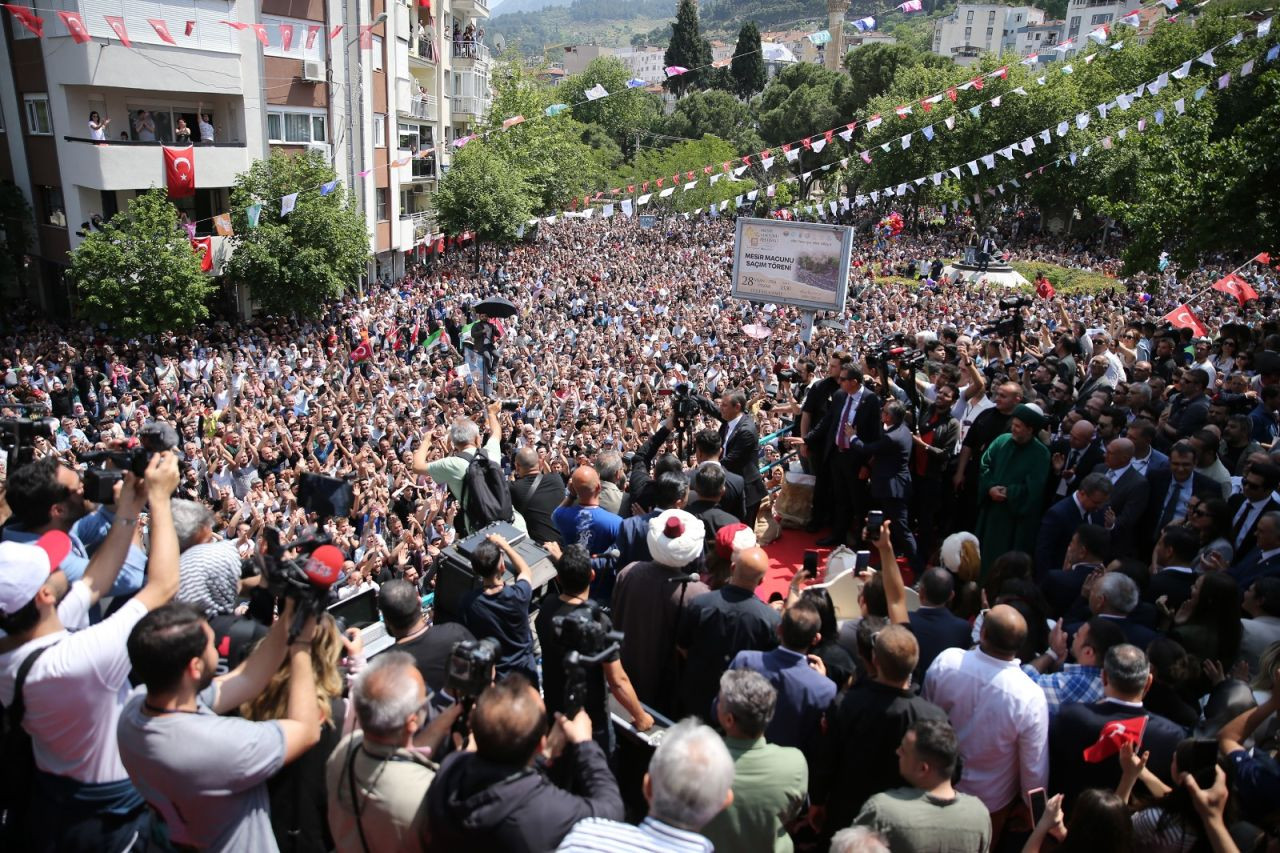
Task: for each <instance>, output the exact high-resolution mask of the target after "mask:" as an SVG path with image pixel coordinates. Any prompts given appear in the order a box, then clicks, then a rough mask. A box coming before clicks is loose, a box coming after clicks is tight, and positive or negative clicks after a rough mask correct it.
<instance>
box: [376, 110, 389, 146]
mask: <svg viewBox="0 0 1280 853" xmlns="http://www.w3.org/2000/svg"><path fill="white" fill-rule="evenodd" d="M373 147H374V148H386V147H387V114H386V113H374V114H373Z"/></svg>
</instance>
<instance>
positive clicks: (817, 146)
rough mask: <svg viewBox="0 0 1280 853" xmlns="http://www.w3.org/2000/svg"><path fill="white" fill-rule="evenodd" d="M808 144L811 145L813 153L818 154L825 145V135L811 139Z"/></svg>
mask: <svg viewBox="0 0 1280 853" xmlns="http://www.w3.org/2000/svg"><path fill="white" fill-rule="evenodd" d="M810 144H811V145H812V146H813V153H814V154H820V153H822V149H823V148H826V147H827V140H826V138H825V137H821V136H820V137H818V138H817V139H815V140H813V141H812V142H811V143H810Z"/></svg>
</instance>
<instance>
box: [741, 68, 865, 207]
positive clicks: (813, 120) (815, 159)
mask: <svg viewBox="0 0 1280 853" xmlns="http://www.w3.org/2000/svg"><path fill="white" fill-rule="evenodd" d="M849 97H850V83H849V77H848V75H846V74H841V73H840V72H838V71H831V70H829V69H827V68H824V67H822V66H821V65H815V64H813V63H809V62H800V63H797V64H795V65H790V66H787V67H786V68H784V69H783V70H782V71H781V73H779V74H778V76H776V77H774V78H773V81H772V82H770V83H769V86H768V88H766V89H765V90H764V94H762V95H761V96H760V101H759V103H758V105H757V109H758V111H759V121H760V135H761V136H763V137H764V140H765V142H767V143H769V144H770V145H782V144H784V143H792V142H795V141H796V140H797V139H800V138H801V137H808V136H812V135H814V134H819V133H822V132H823V131H825V130H828V129H830V128H833V127H838V126H840V125H841V124H844V123H845V122H847V121H848V118H847V116H848V115H849V114H850V113H851V110H850V108H849ZM837 141H838V140H837ZM842 148H843V144H840V145H837V144H835V143H834V142H833V143H832V144H829V145H827V146H825V147H824V148H823V150H822V152H821V153H814V152H813V151H810V150H807V149H798V150H800V152H801V153H800V157H799V158H798V159H797V160H796V162H795V163H794V164H790V165H791V167H792V168H793V169H795V173H796V174H797V175H803V174H804V173H805V172H814V170H816V169H818V168H820V167H821V166H823V165H825V164H828V163H834V162H835V161H836V160H839V159H840V157H842V156H843V154H842V153H841V152H842ZM782 162H783V163H784V164H785V163H786V161H785V159H784V160H782ZM815 177H816V174H815V175H810V178H809V179H808V180H807V181H804V183H803V184H802V185H801V187H800V193H799V195H800V198H801V199H803V198H805V197H806V196H807V195H808V192H809V187H810V186H811V185H812V182H813V180H814V179H815ZM802 180H803V179H802Z"/></svg>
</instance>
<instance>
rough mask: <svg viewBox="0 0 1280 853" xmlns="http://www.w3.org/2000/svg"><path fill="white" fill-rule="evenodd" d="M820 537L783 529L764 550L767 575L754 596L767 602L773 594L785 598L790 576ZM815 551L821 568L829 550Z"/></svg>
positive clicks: (797, 569)
mask: <svg viewBox="0 0 1280 853" xmlns="http://www.w3.org/2000/svg"><path fill="white" fill-rule="evenodd" d="M821 537H822V534H821V533H808V532H806V531H804V530H787V529H785V528H784V529H783V531H782V535H781V536H780V537H778V539H777V540H776V541H774V542H773V543H772V544H771V545H767V546H766V547H765V549H764V550H765V552H766V553H768V555H769V573H768V574H767V575H765V579H764V583H762V584H760V586H759V587H757V588H756V595H758V596H760V598H761V599H763V600H764V601H768V600H769V597H770V596H771V595H773V594H774V593H775V592H776V593H778V594H780V595H782V596H783V597H784V598H785V597H786V594H787V586H788V585H789V584H790V583H791V576H792V575H794V574H795V573H796V572H798V571H799V570H800V567H801V566H802V565H804V552H805V551H806V550H808V549H810V548H816V547H817V546H815V545H814V544H813V543H814V542H816V541H817V540H818V539H820V538H821ZM817 551H818V565H819V566H821V565H823V564H824V563H826V561H827V555H828V554H830V553H831V549H830V548H817Z"/></svg>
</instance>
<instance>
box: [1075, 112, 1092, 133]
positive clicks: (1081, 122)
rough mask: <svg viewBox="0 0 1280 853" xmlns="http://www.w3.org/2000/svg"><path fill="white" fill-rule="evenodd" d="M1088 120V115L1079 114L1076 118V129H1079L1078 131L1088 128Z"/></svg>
mask: <svg viewBox="0 0 1280 853" xmlns="http://www.w3.org/2000/svg"><path fill="white" fill-rule="evenodd" d="M1090 118H1091V116H1090V115H1089V114H1088V113H1080V114H1079V115H1077V116H1076V127H1077V128H1079V129H1080V130H1084V129H1085V128H1086V127H1088V126H1089V119H1090Z"/></svg>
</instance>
